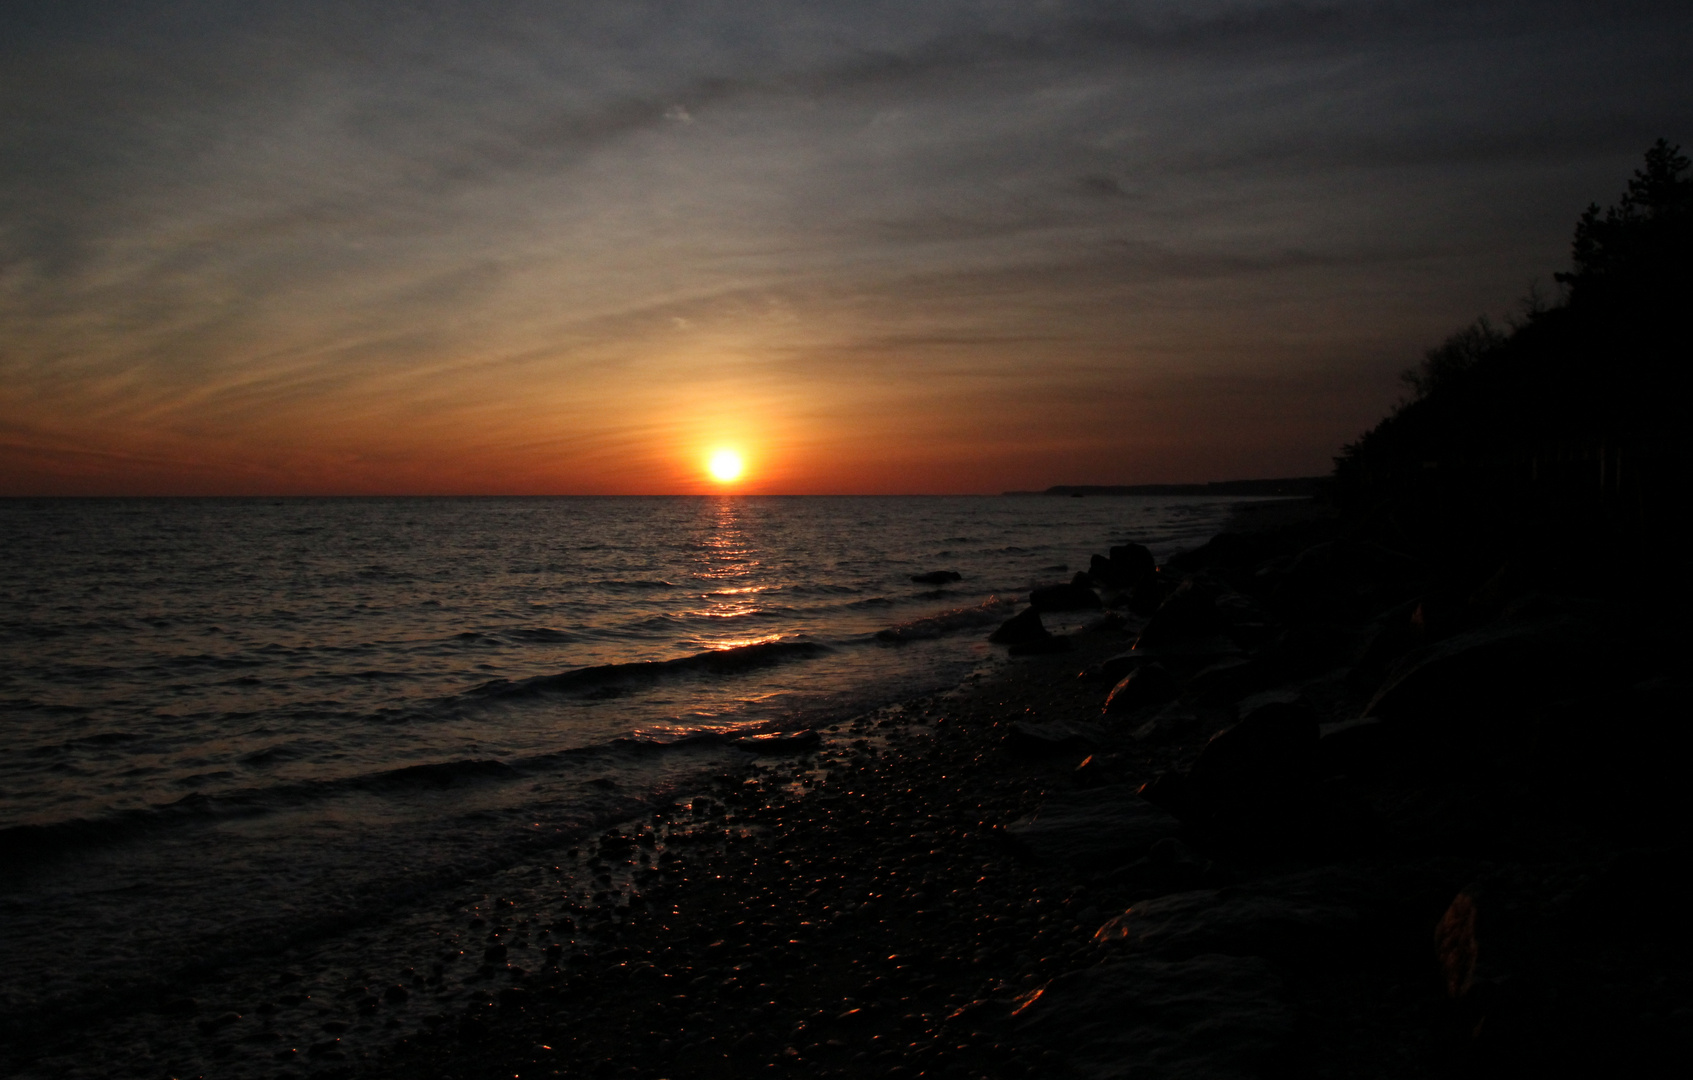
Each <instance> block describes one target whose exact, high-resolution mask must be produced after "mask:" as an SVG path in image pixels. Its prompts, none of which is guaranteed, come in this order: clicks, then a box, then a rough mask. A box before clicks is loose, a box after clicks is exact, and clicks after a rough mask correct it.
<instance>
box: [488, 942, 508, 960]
mask: <svg viewBox="0 0 1693 1080" xmlns="http://www.w3.org/2000/svg"><path fill="white" fill-rule="evenodd" d="M482 962H483V963H484V964H503V963H505V962H506V947H505V946H504V945H498V944H496V945H490V946H488V947H487V948H486V949H483V950H482Z"/></svg>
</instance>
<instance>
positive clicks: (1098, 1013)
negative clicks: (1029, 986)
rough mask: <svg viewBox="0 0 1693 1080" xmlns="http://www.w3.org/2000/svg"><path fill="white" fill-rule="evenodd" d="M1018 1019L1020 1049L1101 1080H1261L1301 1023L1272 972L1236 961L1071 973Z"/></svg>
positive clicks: (1027, 1001) (1140, 962)
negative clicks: (1047, 1052) (1032, 1048)
mask: <svg viewBox="0 0 1693 1080" xmlns="http://www.w3.org/2000/svg"><path fill="white" fill-rule="evenodd" d="M1013 1015H1014V1017H1015V1018H1016V1024H1017V1030H1018V1032H1019V1034H1020V1035H1021V1036H1022V1040H1023V1041H1026V1042H1028V1043H1030V1044H1033V1045H1044V1046H1046V1047H1049V1048H1051V1049H1052V1050H1053V1051H1055V1052H1056V1053H1057V1054H1058V1055H1059V1056H1060V1057H1062V1058H1063V1059H1064V1060H1065V1061H1066V1062H1067V1064H1068V1065H1069V1066H1070V1068H1071V1069H1073V1070H1074V1071H1075V1072H1076V1073H1077V1074H1078V1075H1080V1076H1084V1077H1089V1078H1097V1080H1112V1078H1124V1080H1128V1078H1134V1080H1178V1078H1188V1077H1205V1078H1207V1080H1234V1078H1242V1080H1244V1078H1247V1077H1255V1076H1258V1075H1260V1073H1261V1071H1262V1070H1263V1069H1264V1068H1265V1067H1267V1066H1269V1065H1271V1064H1272V1063H1273V1062H1274V1061H1275V1059H1276V1058H1277V1057H1278V1056H1279V1054H1280V1052H1281V1051H1282V1049H1283V1047H1284V1046H1285V1044H1286V1043H1287V1042H1288V1041H1289V1040H1290V1039H1291V1037H1292V1036H1293V1034H1294V1031H1295V1023H1296V1014H1295V1012H1294V1010H1293V1009H1292V1008H1291V1007H1290V1006H1289V1005H1288V1004H1287V1003H1286V1001H1285V1000H1284V996H1283V990H1282V983H1281V980H1280V979H1278V978H1277V977H1276V975H1275V973H1274V972H1273V971H1272V970H1271V969H1270V965H1269V964H1268V963H1267V962H1266V961H1264V960H1261V959H1259V958H1257V957H1233V956H1197V957H1194V958H1192V959H1190V960H1179V961H1164V960H1153V959H1142V958H1136V959H1130V960H1124V961H1120V962H1118V963H1109V964H1101V965H1099V966H1097V967H1092V968H1087V969H1085V970H1082V971H1074V972H1070V973H1069V974H1066V975H1062V976H1060V977H1058V978H1057V979H1054V980H1053V981H1052V982H1050V983H1048V984H1047V985H1045V986H1044V987H1042V988H1040V989H1039V990H1037V991H1035V992H1034V993H1032V994H1030V995H1028V996H1027V997H1025V998H1023V999H1022V1000H1021V1002H1020V1003H1019V1005H1018V1008H1017V1009H1016V1011H1015V1013H1014V1014H1013Z"/></svg>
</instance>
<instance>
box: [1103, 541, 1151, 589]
mask: <svg viewBox="0 0 1693 1080" xmlns="http://www.w3.org/2000/svg"><path fill="white" fill-rule="evenodd" d="M1110 555H1111V558H1110V562H1111V567H1112V569H1113V570H1114V571H1115V572H1116V574H1117V576H1118V578H1119V580H1121V581H1122V583H1123V586H1124V587H1125V588H1130V589H1132V588H1135V587H1136V586H1138V585H1140V584H1141V583H1142V582H1144V581H1146V580H1148V579H1149V578H1151V577H1152V576H1153V575H1154V574H1156V573H1157V572H1158V563H1157V561H1156V560H1154V559H1153V557H1152V552H1151V550H1150V549H1148V548H1147V547H1146V546H1145V545H1144V544H1118V545H1117V546H1115V547H1113V548H1112V549H1111V552H1110Z"/></svg>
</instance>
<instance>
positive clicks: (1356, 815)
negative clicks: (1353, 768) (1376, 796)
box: [1142, 702, 1376, 853]
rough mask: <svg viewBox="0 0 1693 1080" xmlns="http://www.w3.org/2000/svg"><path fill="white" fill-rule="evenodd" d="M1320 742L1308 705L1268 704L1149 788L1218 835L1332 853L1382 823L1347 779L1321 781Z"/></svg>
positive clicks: (1201, 832) (1155, 797)
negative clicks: (1352, 791)
mask: <svg viewBox="0 0 1693 1080" xmlns="http://www.w3.org/2000/svg"><path fill="white" fill-rule="evenodd" d="M1317 741H1318V726H1317V719H1316V715H1315V713H1313V712H1312V711H1311V709H1310V708H1309V707H1308V706H1305V705H1301V704H1295V703H1288V702H1275V703H1271V704H1268V705H1264V706H1261V707H1260V708H1258V709H1255V710H1254V711H1253V712H1252V713H1251V714H1249V715H1248V716H1247V717H1246V718H1245V719H1244V720H1242V721H1241V722H1240V723H1238V724H1236V725H1234V726H1233V727H1230V728H1227V729H1225V730H1223V731H1221V732H1219V733H1218V734H1217V735H1215V736H1214V737H1213V738H1212V739H1211V741H1210V742H1208V743H1206V745H1205V748H1204V749H1203V750H1201V751H1200V754H1199V757H1198V759H1196V760H1195V761H1194V763H1193V765H1192V766H1191V767H1190V768H1189V769H1188V770H1187V771H1186V772H1166V773H1163V774H1161V775H1159V776H1158V777H1157V778H1156V779H1154V780H1153V781H1152V782H1151V783H1148V784H1147V785H1145V787H1143V789H1142V794H1143V796H1144V797H1145V798H1146V799H1148V800H1149V801H1151V802H1154V803H1157V804H1158V805H1160V806H1162V807H1164V808H1165V809H1167V810H1169V811H1170V812H1171V813H1173V814H1175V815H1176V816H1177V817H1179V818H1181V819H1182V821H1183V822H1184V823H1185V824H1187V825H1188V826H1190V827H1191V828H1193V829H1194V830H1195V832H1196V835H1198V836H1201V837H1204V838H1208V839H1210V840H1213V841H1220V842H1226V843H1228V844H1235V845H1239V844H1244V845H1246V846H1248V847H1253V848H1273V849H1287V850H1309V851H1313V852H1330V853H1332V852H1334V851H1337V850H1340V849H1345V848H1347V847H1349V846H1352V845H1355V844H1356V843H1358V842H1360V841H1362V840H1363V839H1365V838H1366V837H1367V836H1368V835H1369V831H1370V830H1372V829H1374V828H1375V827H1376V825H1375V823H1374V822H1373V819H1372V818H1371V815H1370V813H1369V811H1368V808H1367V807H1366V806H1363V805H1361V804H1359V802H1358V800H1357V798H1356V797H1354V796H1352V795H1350V793H1349V792H1348V790H1347V789H1346V788H1345V786H1344V785H1335V784H1323V783H1320V782H1319V778H1318V773H1317V753H1316V751H1317Z"/></svg>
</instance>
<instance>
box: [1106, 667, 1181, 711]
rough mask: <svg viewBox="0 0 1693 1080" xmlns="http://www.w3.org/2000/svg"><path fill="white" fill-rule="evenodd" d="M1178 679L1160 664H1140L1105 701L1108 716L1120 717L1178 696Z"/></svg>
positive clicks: (1113, 689) (1114, 688)
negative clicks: (1144, 706)
mask: <svg viewBox="0 0 1693 1080" xmlns="http://www.w3.org/2000/svg"><path fill="white" fill-rule="evenodd" d="M1176 690H1177V686H1176V677H1175V676H1174V675H1172V674H1170V669H1169V668H1167V667H1165V666H1164V665H1163V664H1159V663H1149V664H1140V665H1138V666H1136V668H1135V669H1134V670H1133V671H1131V672H1129V673H1128V674H1127V675H1125V676H1123V679H1122V681H1120V682H1119V683H1118V684H1117V685H1116V686H1114V687H1112V688H1111V693H1110V695H1109V696H1108V697H1106V699H1105V708H1104V712H1105V714H1106V715H1107V716H1120V715H1122V714H1124V713H1127V712H1130V711H1132V710H1134V709H1138V708H1140V707H1141V706H1143V705H1157V704H1159V703H1160V702H1164V701H1168V700H1170V699H1171V698H1173V697H1175V696H1176Z"/></svg>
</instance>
